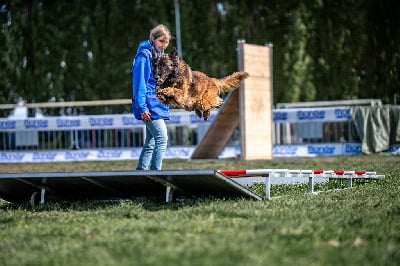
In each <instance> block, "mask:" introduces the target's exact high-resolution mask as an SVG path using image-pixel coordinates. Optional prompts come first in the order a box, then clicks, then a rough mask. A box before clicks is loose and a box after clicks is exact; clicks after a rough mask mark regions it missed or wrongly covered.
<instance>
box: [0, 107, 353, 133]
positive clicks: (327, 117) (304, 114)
mask: <svg viewBox="0 0 400 266" xmlns="http://www.w3.org/2000/svg"><path fill="white" fill-rule="evenodd" d="M217 113H218V110H213V111H212V112H211V115H210V118H209V120H207V121H204V120H203V119H201V118H199V117H197V116H196V114H195V113H193V112H187V111H172V112H171V119H170V120H167V121H166V123H167V125H179V126H193V125H198V124H210V123H211V122H212V121H213V120H214V119H215V117H216V115H217ZM272 114H273V122H274V123H304V122H332V121H346V120H350V119H351V114H350V108H348V107H327V108H302V109H274V110H272ZM132 127H143V123H142V122H141V121H140V120H137V119H135V118H134V117H133V115H132V114H116V115H81V116H58V117H40V118H34V117H32V118H27V119H8V118H1V119H0V131H53V130H60V131H61V130H75V129H94V128H96V129H99V128H100V129H112V128H132Z"/></svg>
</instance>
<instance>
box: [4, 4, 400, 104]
mask: <svg viewBox="0 0 400 266" xmlns="http://www.w3.org/2000/svg"><path fill="white" fill-rule="evenodd" d="M0 3H1V4H0V8H1V9H0V19H1V20H0V22H1V32H0V104H3V103H15V102H16V101H17V99H18V98H19V97H22V98H23V99H25V100H26V101H27V102H47V101H49V100H53V101H54V100H56V101H78V100H99V99H102V100H105V99H120V98H131V96H132V95H131V75H130V69H131V65H132V59H133V56H134V55H135V52H136V49H137V45H138V43H139V42H140V41H141V40H144V39H147V38H148V35H149V31H150V29H151V28H152V27H153V26H155V25H156V24H158V23H163V24H165V25H167V26H168V27H169V28H170V30H171V32H172V33H173V35H175V34H176V29H175V28H176V25H175V8H174V7H175V6H174V0H167V1H166V0H152V1H143V0H136V1H132V0H110V1H103V0H86V1H80V0H68V1H67V0H60V1H44V0H42V1H41V0H13V1H0ZM179 4H180V5H179V6H180V24H181V37H182V51H183V52H182V57H183V59H184V60H185V61H186V62H187V63H189V65H191V67H192V68H193V69H195V70H200V71H203V72H205V73H206V74H208V75H209V76H212V77H223V76H225V75H227V74H230V73H231V72H233V71H236V70H237V54H236V45H237V41H238V40H239V39H244V40H245V41H246V42H247V43H251V44H259V45H265V44H266V43H272V44H273V47H274V48H273V84H274V92H273V97H274V99H273V100H274V103H278V102H296V101H315V100H318V101H319V100H342V99H357V98H358V99H362V98H375V99H381V100H382V101H383V102H384V103H393V102H394V101H395V98H396V95H397V97H398V96H399V93H400V81H399V76H400V73H399V72H400V15H399V14H398V11H399V10H400V8H399V4H398V1H395V0H334V1H333V0H315V1H309V0H308V1H306V0H285V1H282V0H268V1H265V0H253V1H248V0H235V1H222V0H220V1H215V0H209V1H203V0H179ZM174 46H176V40H172V41H171V43H170V46H169V48H168V50H167V52H168V51H170V49H172V47H174ZM250 74H251V73H250Z"/></svg>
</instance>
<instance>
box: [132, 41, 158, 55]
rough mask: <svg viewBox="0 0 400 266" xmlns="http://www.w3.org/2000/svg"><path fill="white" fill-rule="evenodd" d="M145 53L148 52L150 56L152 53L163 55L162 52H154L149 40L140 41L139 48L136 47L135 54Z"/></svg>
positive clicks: (154, 49)
mask: <svg viewBox="0 0 400 266" xmlns="http://www.w3.org/2000/svg"><path fill="white" fill-rule="evenodd" d="M145 51H149V52H150V54H151V52H154V53H156V54H163V53H164V51H161V52H158V51H157V50H156V48H154V46H153V45H152V44H151V42H150V40H146V41H141V42H140V43H139V46H138V49H137V52H136V54H141V53H143V52H145Z"/></svg>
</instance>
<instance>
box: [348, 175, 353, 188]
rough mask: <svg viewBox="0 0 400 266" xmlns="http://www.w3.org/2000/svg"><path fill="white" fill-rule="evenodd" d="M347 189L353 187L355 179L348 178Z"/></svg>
mask: <svg viewBox="0 0 400 266" xmlns="http://www.w3.org/2000/svg"><path fill="white" fill-rule="evenodd" d="M347 187H348V188H352V187H353V178H352V177H349V178H347Z"/></svg>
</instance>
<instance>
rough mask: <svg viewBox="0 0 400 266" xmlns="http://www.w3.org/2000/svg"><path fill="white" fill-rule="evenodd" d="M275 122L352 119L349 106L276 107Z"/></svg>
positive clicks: (274, 112)
mask: <svg viewBox="0 0 400 266" xmlns="http://www.w3.org/2000/svg"><path fill="white" fill-rule="evenodd" d="M272 117H273V121H274V123H304V122H333V121H347V120H350V119H351V113H350V108H349V107H325V108H301V109H297V108H293V109H274V110H273V111H272Z"/></svg>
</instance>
